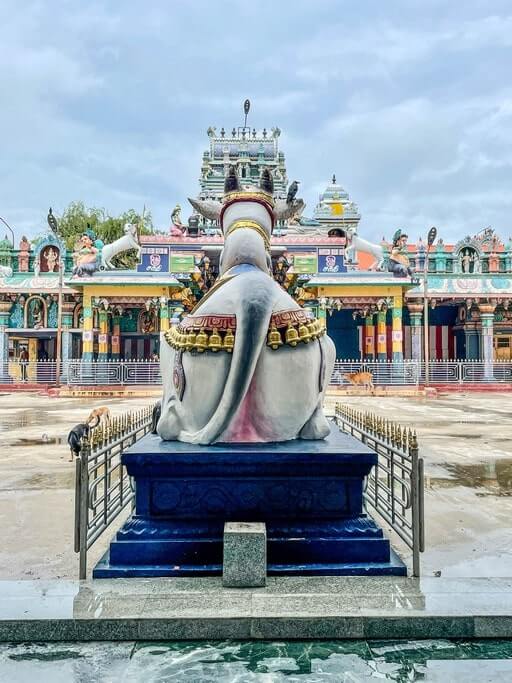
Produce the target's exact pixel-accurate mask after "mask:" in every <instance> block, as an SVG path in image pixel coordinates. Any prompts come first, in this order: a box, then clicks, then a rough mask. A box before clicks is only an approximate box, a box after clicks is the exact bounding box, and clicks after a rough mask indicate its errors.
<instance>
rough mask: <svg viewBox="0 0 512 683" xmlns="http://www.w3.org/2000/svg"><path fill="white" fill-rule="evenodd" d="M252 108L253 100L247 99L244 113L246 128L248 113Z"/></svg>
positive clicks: (245, 125)
mask: <svg viewBox="0 0 512 683" xmlns="http://www.w3.org/2000/svg"><path fill="white" fill-rule="evenodd" d="M250 108H251V100H249V99H247V100H245V102H244V113H245V121H244V128H246V127H247V114H248V113H249V109H250Z"/></svg>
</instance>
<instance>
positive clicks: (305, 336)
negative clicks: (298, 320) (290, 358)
mask: <svg viewBox="0 0 512 683" xmlns="http://www.w3.org/2000/svg"><path fill="white" fill-rule="evenodd" d="M299 338H300V340H301V341H302V342H304V344H307V343H308V342H309V340H310V338H311V335H310V333H309V331H308V328H307V327H306V326H305V325H304V324H303V325H299Z"/></svg>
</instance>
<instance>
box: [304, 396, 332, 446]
mask: <svg viewBox="0 0 512 683" xmlns="http://www.w3.org/2000/svg"><path fill="white" fill-rule="evenodd" d="M322 399H323V397H321V398H320V399H319V401H318V403H317V406H316V408H315V410H314V412H313V415H311V417H310V418H309V420H308V421H307V422H306V424H305V425H304V427H302V429H301V430H300V432H299V439H325V437H326V436H329V432H330V431H331V427H330V425H329V422H328V420H327V418H326V417H325V415H324V411H323V407H322V403H323V400H322Z"/></svg>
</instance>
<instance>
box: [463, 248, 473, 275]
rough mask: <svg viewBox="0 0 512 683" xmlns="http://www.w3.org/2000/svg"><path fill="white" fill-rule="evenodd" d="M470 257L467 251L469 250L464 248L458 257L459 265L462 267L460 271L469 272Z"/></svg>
mask: <svg viewBox="0 0 512 683" xmlns="http://www.w3.org/2000/svg"><path fill="white" fill-rule="evenodd" d="M472 260H473V259H472V257H471V255H470V253H469V251H468V250H467V249H466V250H465V251H464V253H463V254H462V255H461V257H460V265H461V267H462V272H463V273H469V270H470V267H471V261H472Z"/></svg>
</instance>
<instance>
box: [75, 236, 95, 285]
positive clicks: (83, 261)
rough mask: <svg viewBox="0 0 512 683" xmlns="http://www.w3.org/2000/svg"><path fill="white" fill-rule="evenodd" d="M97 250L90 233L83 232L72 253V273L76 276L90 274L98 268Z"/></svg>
mask: <svg viewBox="0 0 512 683" xmlns="http://www.w3.org/2000/svg"><path fill="white" fill-rule="evenodd" d="M98 252H99V250H98V248H97V247H95V246H94V243H93V237H92V235H91V233H90V232H84V233H83V235H82V236H81V237H80V240H79V242H78V245H77V248H76V250H75V252H74V254H73V261H74V263H75V267H74V268H73V275H76V276H78V277H83V276H84V275H92V274H93V273H94V272H95V271H96V270H97V269H98V262H97V259H98Z"/></svg>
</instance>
